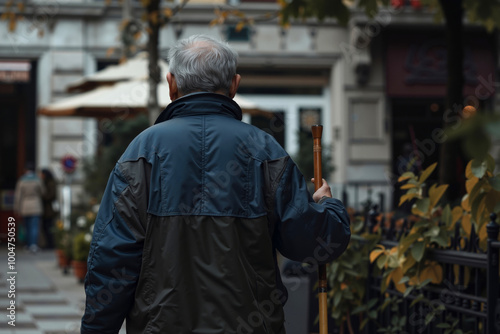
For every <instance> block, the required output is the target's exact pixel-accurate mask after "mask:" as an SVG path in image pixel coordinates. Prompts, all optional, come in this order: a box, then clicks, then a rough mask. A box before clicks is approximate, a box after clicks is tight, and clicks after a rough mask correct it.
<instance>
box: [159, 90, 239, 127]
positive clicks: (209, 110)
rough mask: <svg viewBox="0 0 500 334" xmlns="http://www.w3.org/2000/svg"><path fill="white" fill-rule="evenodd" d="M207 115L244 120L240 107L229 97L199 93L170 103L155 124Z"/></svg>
mask: <svg viewBox="0 0 500 334" xmlns="http://www.w3.org/2000/svg"><path fill="white" fill-rule="evenodd" d="M207 114H210V115H214V114H218V115H225V116H228V117H233V118H235V119H237V120H239V121H241V118H242V112H241V108H240V106H239V105H238V104H237V103H236V102H234V101H233V100H232V99H230V98H229V97H227V96H224V95H222V94H215V93H206V92H199V93H193V94H188V95H185V96H183V97H181V98H178V99H177V100H175V101H174V102H172V103H170V104H169V105H168V106H167V107H166V108H165V110H163V111H162V113H161V114H160V116H158V118H157V119H156V122H155V124H158V123H161V122H164V121H168V120H169V119H172V118H175V117H184V116H194V115H207Z"/></svg>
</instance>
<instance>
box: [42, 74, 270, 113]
mask: <svg viewBox="0 0 500 334" xmlns="http://www.w3.org/2000/svg"><path fill="white" fill-rule="evenodd" d="M148 85H149V84H148V82H147V80H146V79H143V80H128V81H123V82H118V83H115V84H112V85H109V84H108V85H106V86H100V87H97V88H95V89H93V90H90V91H87V92H84V93H80V94H77V95H75V96H71V97H67V98H64V99H62V100H59V101H56V102H54V103H51V104H49V105H46V106H43V107H41V108H39V110H38V114H39V115H44V116H81V117H95V118H114V117H122V118H123V117H129V116H133V115H136V114H139V113H146V112H147V100H148V92H149V89H148ZM234 101H235V102H236V103H238V105H239V106H240V107H241V109H242V111H243V113H247V114H250V115H259V116H263V117H266V118H269V119H270V118H272V117H273V113H272V112H268V111H265V110H262V109H260V108H258V107H257V106H256V105H255V104H254V103H253V102H251V101H250V100H248V99H246V98H244V97H242V96H240V95H238V94H237V95H236V96H235V97H234ZM170 102H171V101H170V96H169V90H168V84H167V82H166V80H165V81H163V82H162V83H160V84H159V85H158V103H159V105H160V106H161V107H166V106H167V105H168V104H169V103H170Z"/></svg>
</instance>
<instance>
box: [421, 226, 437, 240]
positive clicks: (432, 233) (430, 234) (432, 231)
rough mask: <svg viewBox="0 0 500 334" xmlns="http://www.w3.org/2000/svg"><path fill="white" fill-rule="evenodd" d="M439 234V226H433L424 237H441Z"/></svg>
mask: <svg viewBox="0 0 500 334" xmlns="http://www.w3.org/2000/svg"><path fill="white" fill-rule="evenodd" d="M439 232H441V229H440V228H439V226H433V227H431V229H430V230H428V231H426V232H425V233H424V237H437V236H438V235H439Z"/></svg>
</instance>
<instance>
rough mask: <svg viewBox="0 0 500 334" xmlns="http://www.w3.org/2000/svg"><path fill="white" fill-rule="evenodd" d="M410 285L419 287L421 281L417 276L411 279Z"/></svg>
mask: <svg viewBox="0 0 500 334" xmlns="http://www.w3.org/2000/svg"><path fill="white" fill-rule="evenodd" d="M408 284H409V285H417V284H420V281H419V279H418V277H417V276H412V277H410V281H409V282H408Z"/></svg>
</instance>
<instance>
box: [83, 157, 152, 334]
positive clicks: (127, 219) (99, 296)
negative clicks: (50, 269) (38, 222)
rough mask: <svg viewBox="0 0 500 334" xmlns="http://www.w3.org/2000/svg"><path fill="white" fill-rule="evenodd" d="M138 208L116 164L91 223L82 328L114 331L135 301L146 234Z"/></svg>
mask: <svg viewBox="0 0 500 334" xmlns="http://www.w3.org/2000/svg"><path fill="white" fill-rule="evenodd" d="M142 207H143V206H142V205H140V204H138V202H137V200H136V196H134V192H133V190H132V189H131V186H130V185H129V182H127V178H126V177H125V176H124V173H123V171H121V170H120V167H119V165H117V166H116V167H115V169H114V170H113V172H112V173H111V175H110V178H109V181H108V185H107V187H106V190H105V192H104V196H103V199H102V201H101V205H100V209H99V213H98V215H97V218H96V222H95V225H94V232H93V237H92V244H91V249H90V253H89V258H88V263H87V265H88V272H87V276H86V278H85V293H86V303H85V314H84V316H83V318H82V325H81V333H101V334H108V333H109V334H111V333H118V331H119V330H120V328H121V326H122V324H123V321H124V319H125V318H126V316H127V314H128V312H129V310H130V309H131V307H132V305H133V302H134V294H135V290H136V284H137V279H138V276H139V272H140V269H141V261H142V249H143V243H144V234H145V231H144V228H143V224H144V221H143V220H144V219H145V216H146V214H145V212H142V211H143V210H142Z"/></svg>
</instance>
